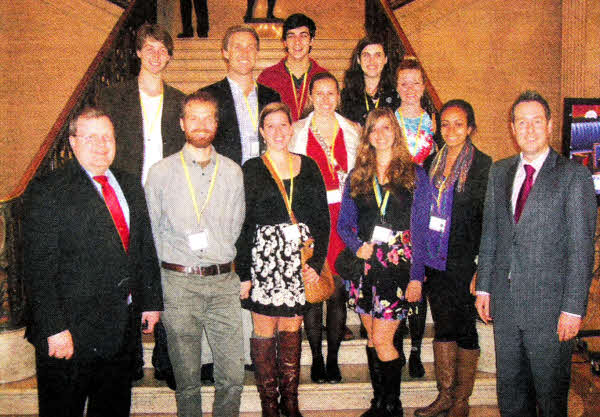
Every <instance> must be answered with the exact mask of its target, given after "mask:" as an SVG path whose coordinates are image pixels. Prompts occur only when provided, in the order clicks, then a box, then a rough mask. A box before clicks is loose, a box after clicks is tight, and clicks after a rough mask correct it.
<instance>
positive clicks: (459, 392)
mask: <svg viewBox="0 0 600 417" xmlns="http://www.w3.org/2000/svg"><path fill="white" fill-rule="evenodd" d="M478 360H479V349H461V348H458V353H457V355H456V389H455V391H454V398H455V400H454V405H453V406H452V408H451V409H450V411H449V412H448V417H467V416H468V415H469V397H470V396H471V394H472V393H473V386H474V385H475V373H476V372H477V361H478Z"/></svg>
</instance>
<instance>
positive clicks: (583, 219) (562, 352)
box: [476, 91, 597, 417]
mask: <svg viewBox="0 0 600 417" xmlns="http://www.w3.org/2000/svg"><path fill="white" fill-rule="evenodd" d="M511 118H512V123H511V127H512V132H513V134H514V136H515V138H516V141H517V144H518V146H519V148H520V150H521V153H520V154H519V155H517V156H514V157H512V158H508V159H503V160H501V161H498V162H496V163H495V164H494V165H492V168H491V171H490V175H489V182H488V187H487V194H486V200H485V209H484V219H483V232H482V238H481V245H480V248H479V268H478V278H477V301H476V306H477V310H478V312H479V315H480V316H481V318H482V319H483V320H484V321H485V322H486V323H487V322H489V321H490V320H492V317H493V320H494V334H495V341H496V364H497V377H498V405H499V408H500V412H501V414H502V416H503V417H509V416H514V417H523V416H536V415H537V411H536V404H535V403H536V402H537V407H538V408H539V411H540V413H541V415H543V416H544V417H547V416H564V417H566V416H567V396H568V391H569V382H570V370H571V352H572V342H571V340H572V339H573V338H574V337H575V336H576V335H577V333H578V331H579V328H580V327H581V320H582V317H583V316H584V314H585V311H586V304H587V298H588V291H589V287H590V283H591V279H592V269H593V264H594V241H593V238H594V232H595V230H596V211H597V208H596V198H595V194H594V187H593V183H592V178H591V174H590V172H589V170H587V169H586V168H585V167H583V166H581V165H579V164H576V163H574V162H572V161H570V160H568V159H566V158H564V157H562V156H560V155H558V154H557V153H556V152H555V151H554V150H552V149H551V148H550V145H549V143H550V137H551V133H552V119H551V117H550V107H549V106H548V103H547V102H546V100H545V99H544V98H543V97H542V96H541V95H540V94H539V93H537V92H533V91H526V92H524V93H522V94H521V95H520V96H519V97H518V98H517V99H516V100H515V102H514V104H513V106H512V109H511ZM534 391H535V394H536V399H535V400H536V401H533V400H532V398H531V396H530V393H531V392H534Z"/></svg>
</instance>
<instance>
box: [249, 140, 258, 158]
mask: <svg viewBox="0 0 600 417" xmlns="http://www.w3.org/2000/svg"><path fill="white" fill-rule="evenodd" d="M259 152H260V145H259V143H258V142H252V143H250V153H251V154H252V156H258V154H259Z"/></svg>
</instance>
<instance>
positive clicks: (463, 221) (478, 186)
mask: <svg viewBox="0 0 600 417" xmlns="http://www.w3.org/2000/svg"><path fill="white" fill-rule="evenodd" d="M434 157H435V155H431V156H430V157H429V158H427V159H426V160H425V163H424V164H423V167H424V168H425V169H426V170H427V172H429V168H430V167H431V163H432V162H433V159H434ZM491 165H492V158H490V157H489V156H488V155H486V154H484V153H483V152H481V151H480V150H479V149H477V148H475V154H474V155H473V162H472V163H471V168H470V169H469V173H468V174H467V179H466V181H465V184H464V188H463V191H462V192H458V191H457V190H456V188H454V196H453V203H452V220H451V222H450V238H449V241H448V259H447V261H446V270H447V271H455V272H463V271H464V273H465V274H467V275H473V273H474V272H475V263H474V260H475V257H476V256H477V253H478V252H479V241H480V239H481V223H482V222H483V202H484V199H485V187H486V185H487V181H488V174H489V171H490V166H491Z"/></svg>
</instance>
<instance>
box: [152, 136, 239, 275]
mask: <svg viewBox="0 0 600 417" xmlns="http://www.w3.org/2000/svg"><path fill="white" fill-rule="evenodd" d="M190 146H191V145H189V144H186V145H185V146H184V147H183V149H182V152H183V157H184V160H185V164H186V166H187V168H188V172H189V174H190V179H191V182H192V186H193V187H194V192H195V194H196V199H197V205H198V210H202V206H203V205H204V202H205V201H206V197H207V195H208V192H209V187H210V181H211V178H212V175H213V172H214V169H215V166H216V162H217V157H218V158H219V167H218V171H217V177H216V180H215V185H214V188H213V190H212V193H211V195H210V200H209V201H208V204H207V205H206V208H205V210H204V212H203V213H202V216H201V218H200V223H198V221H197V217H196V211H195V210H194V204H193V200H192V196H191V193H190V189H189V185H188V181H187V178H186V175H185V170H184V168H183V165H182V162H181V155H180V154H181V152H177V153H176V154H173V155H171V156H169V157H167V158H165V159H163V160H161V161H159V162H157V163H156V164H154V165H153V166H152V168H150V171H149V173H148V178H147V180H146V184H145V187H144V188H145V191H146V199H147V201H148V210H149V212H150V220H151V222H152V232H153V235H154V242H155V244H156V250H157V252H158V257H159V259H160V260H161V261H165V262H169V263H174V264H179V265H184V266H193V265H213V264H223V263H227V262H232V261H233V259H234V258H235V255H236V250H235V242H236V240H237V238H238V236H239V234H240V231H241V228H242V223H243V222H244V213H245V204H244V182H243V177H242V170H241V168H240V167H239V165H237V164H236V163H235V162H233V161H232V160H231V159H229V158H227V157H225V156H223V155H220V154H217V152H216V151H215V149H214V148H212V153H211V158H210V163H209V164H208V165H207V166H206V167H204V168H202V167H201V166H200V164H199V163H198V162H196V160H195V159H196V158H195V155H194V153H192V151H191V150H190V149H188V147H190ZM201 230H205V231H206V232H207V233H208V247H207V248H206V249H203V250H192V249H191V248H190V244H189V240H188V239H189V235H190V234H194V233H198V232H200V231H201Z"/></svg>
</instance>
